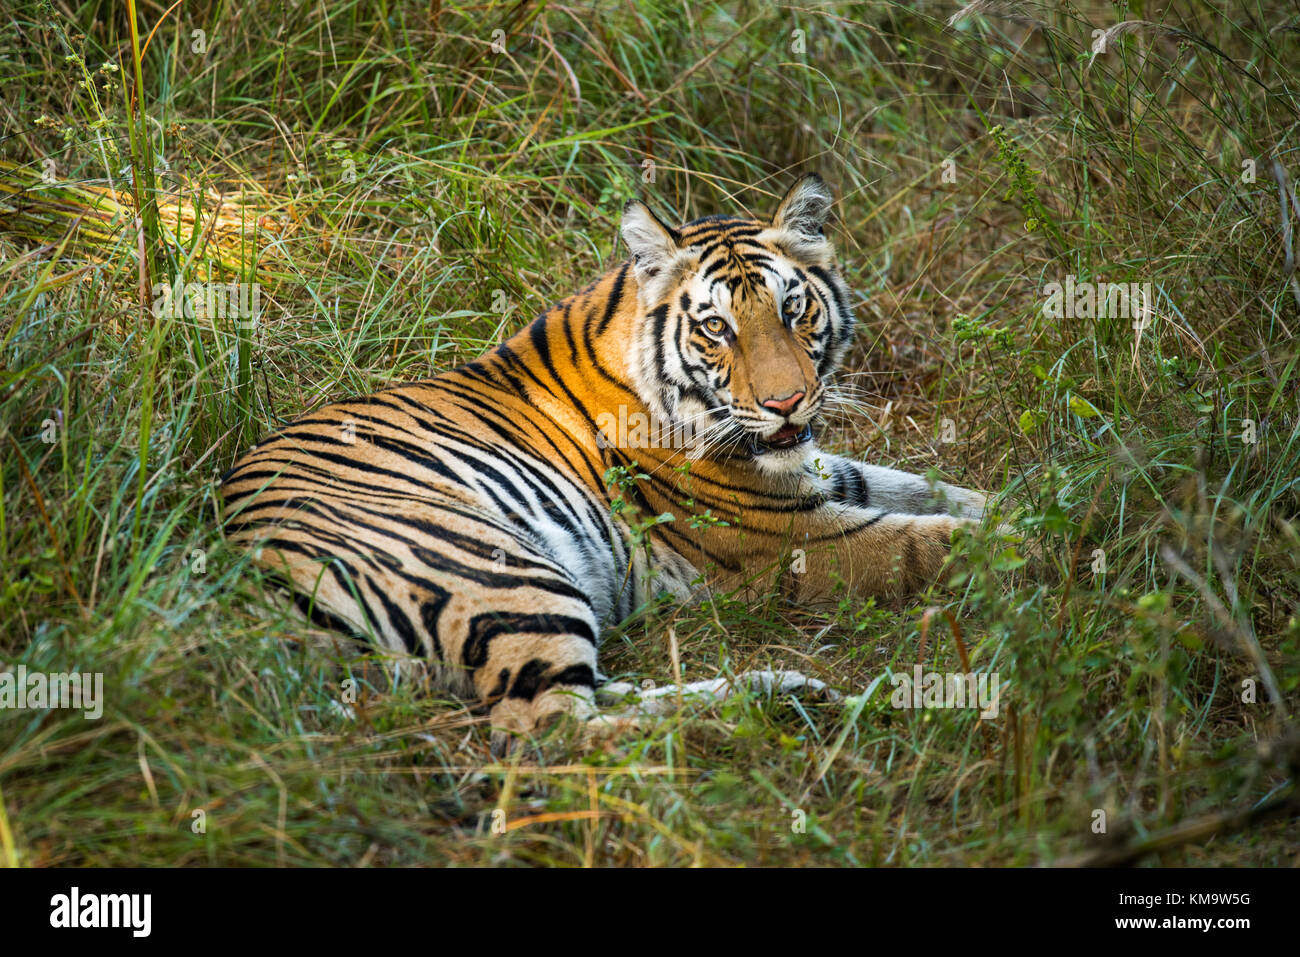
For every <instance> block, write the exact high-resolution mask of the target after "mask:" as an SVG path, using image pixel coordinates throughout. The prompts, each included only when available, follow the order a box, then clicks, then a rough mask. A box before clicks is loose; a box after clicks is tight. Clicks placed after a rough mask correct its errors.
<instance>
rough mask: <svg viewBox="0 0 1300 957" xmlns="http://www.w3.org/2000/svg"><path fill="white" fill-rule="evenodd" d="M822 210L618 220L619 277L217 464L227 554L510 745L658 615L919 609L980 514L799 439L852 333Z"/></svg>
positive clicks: (790, 203)
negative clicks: (227, 467)
mask: <svg viewBox="0 0 1300 957" xmlns="http://www.w3.org/2000/svg"><path fill="white" fill-rule="evenodd" d="M830 203H831V196H830V193H829V190H828V189H827V188H826V186H825V184H824V183H822V181H821V180H820V179H819V178H817V177H815V176H810V177H805V178H804V179H802V180H800V181H799V182H798V183H796V184H795V186H794V187H793V188H792V189H791V190H790V192H789V193H788V194H787V195H786V197H785V199H784V200H783V201H782V203H781V205H780V207H779V208H778V210H777V212H776V214H775V216H774V217H773V219H772V220H771V221H769V222H762V221H755V220H746V219H736V218H726V217H711V218H708V219H703V220H698V221H696V222H693V223H688V224H687V225H685V226H683V227H681V228H678V229H674V228H671V227H668V226H666V225H664V224H663V223H661V222H660V221H659V220H658V219H656V218H655V217H654V216H653V215H652V214H651V213H650V211H649V210H648V209H647V208H646V207H645V206H644V205H643V204H640V203H632V204H629V206H628V208H627V209H626V210H625V212H624V219H623V228H622V233H623V237H624V239H625V240H626V242H627V244H628V247H629V249H630V251H631V253H632V258H631V260H630V261H629V262H627V263H624V264H623V265H620V266H619V267H617V268H616V269H614V270H613V271H611V272H609V273H607V274H606V275H604V276H603V277H601V278H600V279H598V280H597V281H596V282H594V283H593V284H591V285H590V286H588V287H587V288H586V289H583V290H582V291H581V292H579V293H577V294H576V295H573V296H570V297H569V298H567V299H565V300H564V301H562V302H560V303H558V304H556V305H555V306H554V307H552V308H551V309H550V310H549V311H547V312H546V313H545V314H544V315H542V316H541V317H539V318H538V319H537V320H536V321H534V322H533V323H532V324H531V325H530V326H528V327H527V328H526V329H524V330H522V331H521V332H519V333H518V334H517V335H515V336H513V337H512V338H510V339H509V340H508V341H506V342H505V343H503V344H502V345H500V346H498V347H497V348H495V349H493V350H491V351H490V352H488V353H487V354H485V355H483V356H482V357H480V358H479V359H477V360H475V361H473V362H470V363H468V364H467V365H464V366H461V367H460V368H457V369H453V370H451V371H449V372H446V373H443V374H442V375H439V376H437V377H435V378H433V379H430V380H427V381H422V382H414V383H410V384H406V385H400V386H396V387H394V388H391V389H387V390H385V391H383V392H379V393H377V394H375V395H371V396H367V397H364V398H359V399H352V400H349V401H345V402H338V403H335V404H332V405H328V406H326V407H324V408H321V409H318V410H317V411H315V412H312V413H310V414H308V415H306V416H304V417H302V418H300V419H298V420H297V421H295V422H293V423H292V424H290V425H288V426H286V427H284V428H283V429H281V430H280V431H278V432H276V433H275V434H273V435H271V436H270V437H268V438H267V439H265V440H264V441H262V442H261V443H260V444H259V445H257V446H256V447H255V448H253V449H252V450H250V451H249V452H248V453H247V454H245V455H244V456H243V457H242V458H240V459H239V461H238V462H237V463H236V464H235V466H234V467H233V468H232V469H231V471H230V472H229V473H228V474H227V476H226V478H225V480H224V486H223V493H224V498H225V505H226V511H227V531H228V534H229V535H230V537H231V538H232V539H233V540H234V541H236V542H238V543H240V544H242V545H246V546H247V547H248V548H249V549H251V550H253V552H254V556H255V559H256V561H257V562H258V563H259V564H261V565H263V566H264V567H266V568H268V569H271V570H273V571H275V572H277V573H278V574H280V575H281V576H283V577H284V579H285V580H286V581H287V582H289V583H290V585H291V587H292V589H293V590H294V592H295V595H296V601H297V602H298V604H299V606H300V607H302V608H303V610H304V611H306V612H307V613H308V614H310V615H312V616H313V617H314V618H316V619H317V620H318V621H321V622H324V623H326V624H329V625H331V626H334V627H339V628H345V629H347V630H350V631H352V632H354V633H357V634H360V635H362V636H364V637H366V638H368V639H369V640H371V641H373V642H375V643H377V644H378V645H381V646H383V647H385V648H387V649H391V650H393V651H395V652H401V653H407V654H410V655H415V656H419V657H420V658H423V659H426V660H427V661H428V662H429V663H430V665H431V666H432V667H433V668H434V670H435V672H436V674H437V675H438V676H439V677H440V679H441V680H442V682H443V683H444V684H445V686H447V687H448V688H450V689H451V690H453V691H455V692H457V693H459V694H461V695H464V696H466V697H469V698H471V699H473V700H476V701H478V702H479V703H481V704H482V705H483V706H485V707H487V708H488V709H490V714H491V720H492V723H493V725H494V726H495V727H498V728H501V729H505V730H508V731H525V730H528V729H531V728H533V727H534V726H536V725H537V724H538V723H539V722H540V721H542V720H543V719H545V718H547V717H548V716H549V715H552V714H554V713H557V712H561V711H568V712H574V713H577V714H579V715H583V716H586V715H590V714H592V713H593V712H594V707H595V706H594V694H593V692H594V689H595V686H596V684H597V682H598V680H600V679H599V675H598V671H597V662H596V649H597V643H598V640H599V637H600V632H601V628H602V626H607V625H609V624H612V623H616V622H618V621H619V620H620V619H622V618H624V617H626V616H627V615H629V614H630V613H632V612H633V611H634V610H635V609H636V608H638V607H639V606H640V605H641V604H643V603H644V602H646V601H647V600H648V599H651V598H653V597H654V596H656V595H658V594H661V593H664V592H667V593H669V594H671V595H674V596H678V597H683V598H684V597H687V596H689V595H691V594H692V593H693V592H698V590H699V589H700V588H702V587H712V588H723V589H729V588H733V587H736V586H740V585H748V586H751V587H757V588H772V587H779V588H781V589H782V591H783V592H784V593H785V594H787V595H789V597H791V598H792V599H794V600H796V601H815V600H819V599H825V598H828V597H830V596H831V595H832V593H833V592H834V591H835V590H836V588H837V587H839V586H841V585H844V586H847V587H849V588H851V589H853V590H854V591H856V592H857V593H859V594H870V595H891V594H901V593H906V592H909V591H913V590H916V589H919V588H921V587H923V586H924V585H925V584H926V583H928V582H929V581H930V580H932V578H933V577H934V575H935V573H936V571H937V569H938V567H939V565H940V563H941V562H942V560H943V558H944V556H945V554H946V552H947V548H948V542H949V536H950V533H951V532H952V530H953V528H954V527H955V526H956V525H957V524H959V523H960V522H962V521H964V520H970V519H973V518H976V517H978V515H979V514H980V511H981V509H982V505H983V499H982V497H981V496H980V495H978V494H977V493H974V492H968V491H965V490H961V489H954V488H951V487H948V486H940V487H939V488H937V489H936V488H933V487H931V485H930V484H929V483H927V482H926V481H925V480H924V479H921V478H919V477H917V476H913V475H907V474H904V473H901V472H896V471H892V470H889V469H882V468H877V467H873V466H868V465H863V464H860V463H858V462H854V461H852V460H849V459H845V458H840V457H837V456H833V455H828V454H826V453H823V452H820V451H818V450H817V448H816V445H815V443H814V442H813V441H811V440H810V439H809V438H808V435H809V433H808V431H807V430H808V429H809V428H810V427H811V424H812V423H813V422H814V421H815V419H816V416H817V413H818V411H819V409H820V407H821V406H822V404H823V402H824V400H825V387H826V382H827V379H828V377H829V376H830V375H831V374H832V373H833V372H834V371H835V369H836V368H837V367H838V366H839V364H840V362H841V360H842V358H843V355H844V352H845V350H846V349H847V347H848V345H849V342H850V340H851V337H852V332H853V316H852V313H851V311H850V306H849V293H848V289H847V288H846V286H845V284H844V282H843V280H842V279H841V277H840V274H839V271H838V269H837V267H836V264H835V261H834V258H833V254H832V250H831V247H830V244H829V243H828V242H827V240H826V239H825V237H824V235H823V232H822V226H823V223H824V221H825V218H826V215H827V213H828V212H829V208H830ZM801 393H802V395H800V394H801ZM620 416H622V419H620V418H619V417H620ZM615 421H632V422H637V423H639V422H644V421H650V422H653V423H656V424H657V425H658V426H664V425H671V426H672V427H674V428H679V427H680V428H681V429H682V430H686V429H695V430H696V432H695V436H694V438H695V442H694V444H693V445H690V446H688V447H687V448H675V447H666V448H665V447H660V448H654V447H645V445H646V442H645V439H646V435H644V434H643V432H642V431H640V430H637V429H631V430H624V429H623V428H621V427H620V428H616V429H611V428H609V427H606V426H602V425H600V424H599V423H602V422H603V423H611V422H615ZM624 432H627V433H628V434H624ZM683 434H686V433H685V431H683ZM660 444H661V445H662V444H667V445H669V446H672V445H673V444H674V443H672V442H669V443H660ZM617 467H622V468H623V469H626V470H627V472H626V473H617V472H616V473H611V472H610V470H611V469H615V468H617ZM620 474H627V475H633V476H635V475H637V474H640V475H643V476H645V478H642V479H640V480H634V481H622V482H618V481H615V482H613V484H611V485H607V484H606V483H607V481H609V480H611V478H612V477H613V476H615V475H620ZM945 500H946V501H945ZM949 507H953V508H955V510H956V511H957V513H958V514H957V515H956V516H953V515H950V514H947V509H948V508H949ZM663 513H670V514H671V515H672V516H673V520H671V521H667V520H665V521H661V522H659V523H657V524H653V525H651V526H650V527H649V528H648V529H647V528H645V527H644V526H645V520H646V519H647V518H650V517H654V516H660V517H662V515H663ZM634 526H641V528H640V529H639V530H638V529H634Z"/></svg>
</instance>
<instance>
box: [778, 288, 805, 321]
mask: <svg viewBox="0 0 1300 957" xmlns="http://www.w3.org/2000/svg"><path fill="white" fill-rule="evenodd" d="M803 310H804V298H803V294H802V293H796V294H795V295H793V296H787V297H786V300H785V302H784V303H782V304H781V313H782V315H784V316H785V318H786V319H788V320H795V319H798V318H799V317H800V316H802V315H803Z"/></svg>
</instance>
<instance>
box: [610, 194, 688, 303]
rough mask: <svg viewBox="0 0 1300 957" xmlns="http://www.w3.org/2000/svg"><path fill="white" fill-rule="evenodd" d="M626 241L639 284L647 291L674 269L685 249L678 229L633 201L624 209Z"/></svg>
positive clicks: (624, 239)
mask: <svg viewBox="0 0 1300 957" xmlns="http://www.w3.org/2000/svg"><path fill="white" fill-rule="evenodd" d="M620 232H621V233H622V234H623V241H624V242H625V243H627V248H628V250H629V251H630V252H631V253H632V264H633V268H634V269H635V270H636V279H637V283H638V285H640V287H641V288H642V289H643V290H647V291H648V289H649V288H650V287H652V286H655V285H658V282H656V280H658V281H659V282H662V281H663V278H664V277H665V275H666V274H667V273H669V272H670V271H672V270H671V267H672V266H673V264H674V262H675V260H676V259H677V257H678V255H679V254H680V253H681V252H682V248H681V247H680V246H679V245H678V240H679V239H680V238H681V237H680V236H679V234H678V232H677V230H675V229H673V228H672V227H671V226H667V225H665V224H664V223H663V222H662V221H661V220H660V219H659V218H658V217H657V216H655V214H654V213H652V212H650V207H648V206H646V204H645V203H643V202H641V201H640V200H639V199H634V200H632V201H631V202H630V203H628V204H627V205H626V206H624V207H623V224H622V226H621V227H620Z"/></svg>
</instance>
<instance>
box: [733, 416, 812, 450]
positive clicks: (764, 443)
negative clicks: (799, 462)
mask: <svg viewBox="0 0 1300 957" xmlns="http://www.w3.org/2000/svg"><path fill="white" fill-rule="evenodd" d="M812 437H813V433H812V423H811V422H810V423H808V424H807V425H802V426H800V425H795V424H794V423H793V422H791V423H789V424H788V425H784V426H782V427H781V428H780V429H778V430H777V431H776V432H773V433H772V434H771V435H770V436H768V437H767V438H765V439H760V438H759V437H758V436H756V435H752V434H751V435H749V436H747V438H748V439H749V451H750V454H751V455H762V454H763V453H765V452H774V451H777V450H781V449H792V448H794V447H795V446H796V445H802V444H803V443H804V442H811V441H812Z"/></svg>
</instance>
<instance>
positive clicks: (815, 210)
mask: <svg viewBox="0 0 1300 957" xmlns="http://www.w3.org/2000/svg"><path fill="white" fill-rule="evenodd" d="M834 201H835V197H834V196H833V195H832V194H831V188H830V187H829V186H827V185H826V181H825V180H824V179H822V178H821V177H820V176H818V175H817V174H816V173H809V174H807V175H806V176H801V177H799V179H798V180H796V181H795V184H794V185H793V186H791V187H790V191H789V192H787V193H786V194H785V198H784V199H783V200H781V205H780V206H778V207H777V208H776V215H775V216H773V217H772V225H773V226H774V227H776V228H778V229H784V230H786V231H787V232H790V233H793V234H794V236H795V238H796V239H798V240H802V241H804V242H818V241H822V240H824V239H825V236H826V233H825V226H826V217H827V216H828V215H830V211H831V203H833V202H834Z"/></svg>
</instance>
